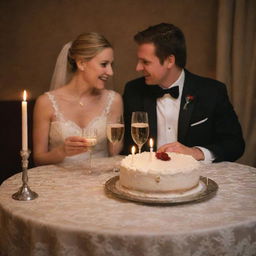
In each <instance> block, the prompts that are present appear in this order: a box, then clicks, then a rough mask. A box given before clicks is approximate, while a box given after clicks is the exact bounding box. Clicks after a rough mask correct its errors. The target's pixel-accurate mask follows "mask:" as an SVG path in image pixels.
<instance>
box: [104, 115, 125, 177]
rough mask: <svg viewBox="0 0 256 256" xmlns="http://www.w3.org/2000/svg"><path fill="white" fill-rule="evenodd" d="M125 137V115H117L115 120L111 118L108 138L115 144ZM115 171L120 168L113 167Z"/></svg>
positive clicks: (108, 124) (108, 126)
mask: <svg viewBox="0 0 256 256" xmlns="http://www.w3.org/2000/svg"><path fill="white" fill-rule="evenodd" d="M123 137H124V120H123V116H122V115H121V116H119V117H117V118H116V119H115V120H109V121H108V123H107V138H108V140H109V142H110V143H112V144H113V145H115V144H117V143H118V142H120V141H122V139H123ZM113 171H114V172H117V171H119V169H118V168H113Z"/></svg>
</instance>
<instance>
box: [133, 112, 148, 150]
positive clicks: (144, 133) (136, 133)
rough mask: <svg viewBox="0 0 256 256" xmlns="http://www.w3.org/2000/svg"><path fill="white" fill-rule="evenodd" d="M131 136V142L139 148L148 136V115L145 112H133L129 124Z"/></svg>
mask: <svg viewBox="0 0 256 256" xmlns="http://www.w3.org/2000/svg"><path fill="white" fill-rule="evenodd" d="M131 134H132V139H133V141H134V142H135V143H136V144H137V146H138V148H139V153H141V148H142V146H143V145H144V144H145V142H146V141H147V139H148V136H149V125H148V114H147V112H133V113H132V122H131Z"/></svg>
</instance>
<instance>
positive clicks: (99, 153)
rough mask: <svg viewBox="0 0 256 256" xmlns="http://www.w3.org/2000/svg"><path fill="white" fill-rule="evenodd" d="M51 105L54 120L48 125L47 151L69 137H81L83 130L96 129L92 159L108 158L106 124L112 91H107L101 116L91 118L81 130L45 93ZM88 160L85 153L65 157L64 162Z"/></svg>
mask: <svg viewBox="0 0 256 256" xmlns="http://www.w3.org/2000/svg"><path fill="white" fill-rule="evenodd" d="M46 94H47V95H48V97H49V99H50V101H51V103H52V106H53V109H54V114H55V117H56V120H54V121H52V122H51V124H50V131H49V149H50V150H51V149H52V148H54V147H57V146H59V145H60V144H62V143H63V142H64V140H65V139H66V138H67V137H69V136H81V135H82V131H83V129H85V130H86V129H89V128H95V129H97V145H96V146H95V147H94V150H93V152H92V156H93V158H98V157H106V156H108V149H107V135H106V124H107V116H108V113H109V111H110V107H111V104H112V102H113V99H114V91H111V90H109V91H108V95H107V101H106V104H105V107H104V109H103V110H102V112H101V114H100V115H99V116H97V117H95V118H93V119H92V120H91V121H90V122H89V124H88V125H87V127H85V128H81V127H80V126H78V125H77V124H76V123H75V122H73V121H71V120H68V119H66V118H65V116H64V114H63V112H62V111H61V109H60V108H59V104H58V102H57V100H56V97H55V96H54V95H53V94H52V93H50V92H47V93H46ZM88 158H89V153H88V152H85V153H82V154H78V155H75V156H71V157H66V158H65V159H64V162H70V161H71V162H73V161H81V160H85V159H88Z"/></svg>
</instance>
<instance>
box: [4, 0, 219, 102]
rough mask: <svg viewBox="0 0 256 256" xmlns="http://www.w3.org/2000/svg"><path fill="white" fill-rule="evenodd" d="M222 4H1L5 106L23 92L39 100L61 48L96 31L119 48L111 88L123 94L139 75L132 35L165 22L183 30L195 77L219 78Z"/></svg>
mask: <svg viewBox="0 0 256 256" xmlns="http://www.w3.org/2000/svg"><path fill="white" fill-rule="evenodd" d="M217 8H218V1H217V0H207V1H205V0H43V1H42V0H1V1H0V31H1V38H0V56H1V57H0V90H1V93H0V100H10V99H12V100H17V99H20V98H21V92H22V90H23V89H27V90H28V91H29V93H30V98H36V97H37V96H38V95H40V94H41V93H43V92H45V91H47V90H48V88H49V83H50V80H51V76H52V72H53V69H54V65H55V61H56V58H57V56H58V53H59V51H60V50H61V47H62V46H63V45H64V44H65V43H66V42H68V41H70V40H73V39H74V38H75V37H76V36H77V35H78V34H80V33H83V32H89V31H97V32H100V33H102V34H104V35H105V36H106V37H107V38H108V39H109V41H111V42H112V43H113V45H114V48H115V69H114V72H115V75H114V78H113V79H112V81H110V83H109V88H113V89H116V90H117V91H119V92H120V93H122V91H123V87H124V83H125V82H126V81H127V80H129V79H133V78H135V77H136V76H138V74H137V73H136V72H135V63H136V54H135V50H136V46H135V44H134V42H133V39H132V37H133V35H134V34H135V33H136V32H137V31H140V30H143V29H144V28H146V27H148V26H149V25H153V24H156V23H160V22H170V23H174V24H176V25H178V26H179V27H181V28H182V29H183V31H184V33H185V36H186V39H187V48H188V62H187V68H188V69H190V71H192V72H195V73H198V74H200V75H204V76H210V77H213V78H214V77H215V70H216V69H215V53H216V24H217Z"/></svg>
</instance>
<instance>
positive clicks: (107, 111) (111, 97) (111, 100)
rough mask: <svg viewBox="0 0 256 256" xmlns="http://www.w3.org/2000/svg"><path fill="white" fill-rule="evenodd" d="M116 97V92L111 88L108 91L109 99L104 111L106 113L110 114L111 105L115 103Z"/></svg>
mask: <svg viewBox="0 0 256 256" xmlns="http://www.w3.org/2000/svg"><path fill="white" fill-rule="evenodd" d="M114 97H115V92H114V91H112V90H109V92H108V99H107V105H106V108H105V113H104V114H105V115H108V114H109V111H110V107H111V105H112V103H113V100H114Z"/></svg>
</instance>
